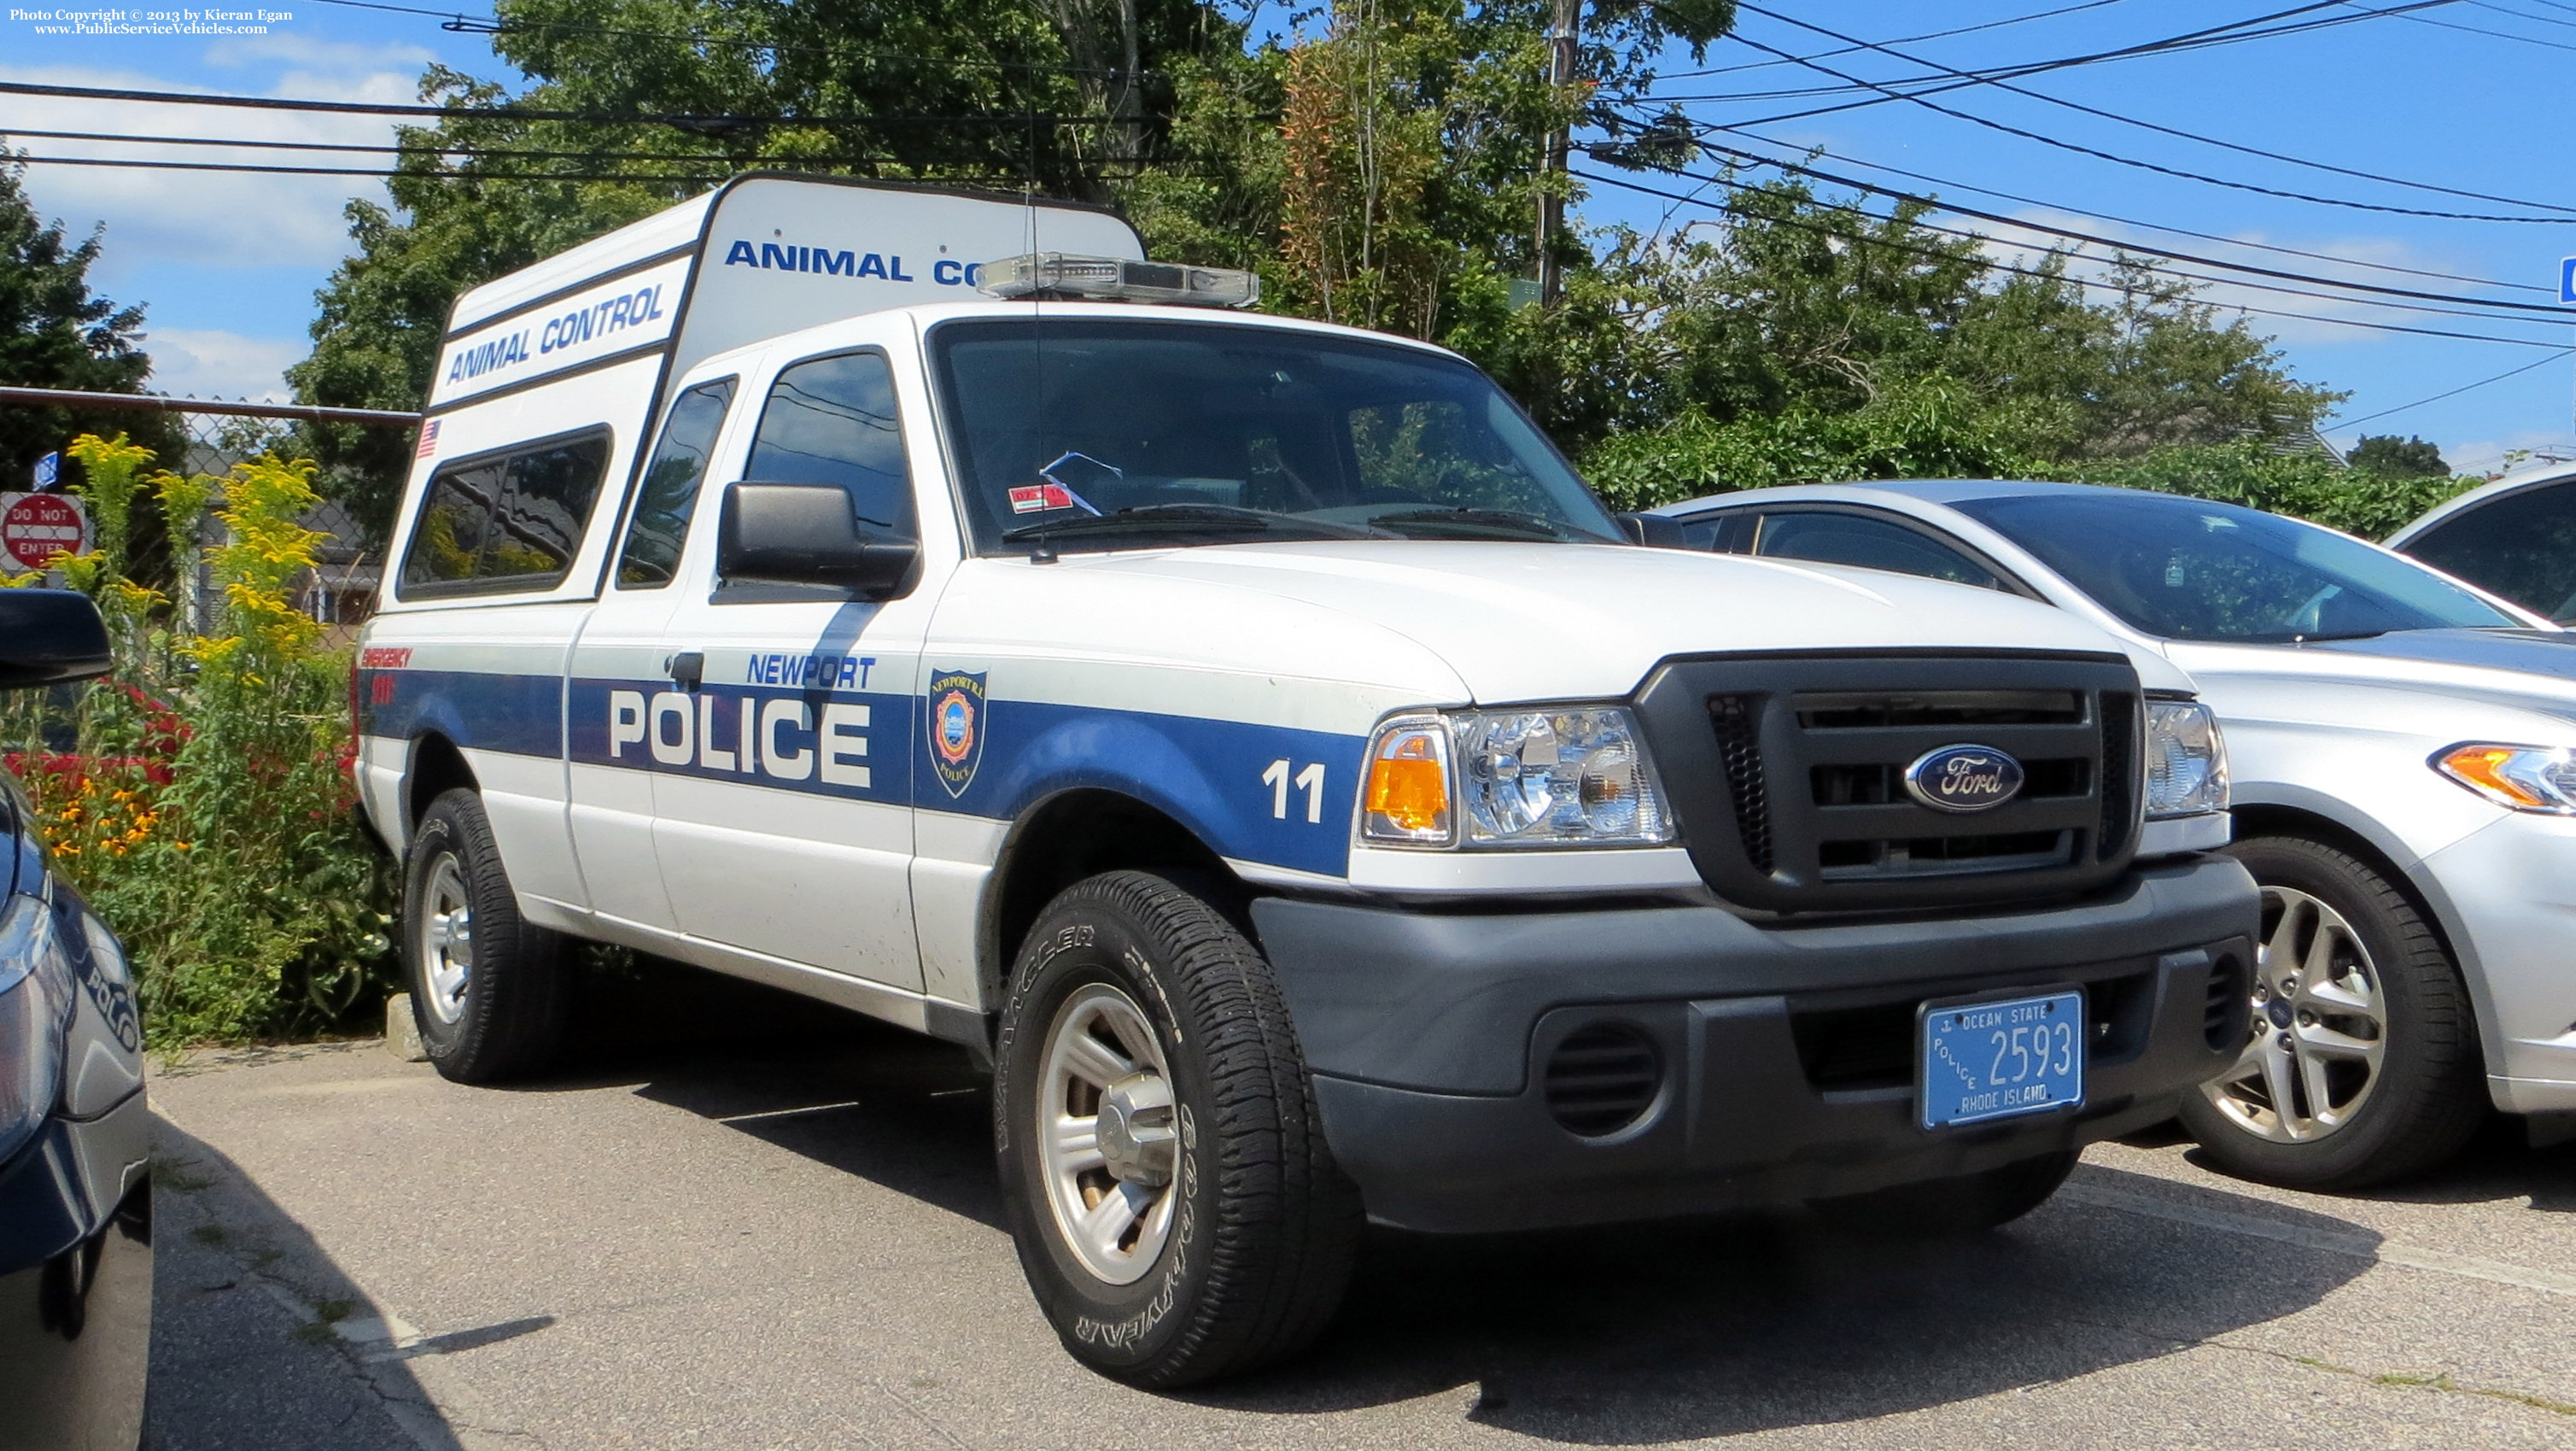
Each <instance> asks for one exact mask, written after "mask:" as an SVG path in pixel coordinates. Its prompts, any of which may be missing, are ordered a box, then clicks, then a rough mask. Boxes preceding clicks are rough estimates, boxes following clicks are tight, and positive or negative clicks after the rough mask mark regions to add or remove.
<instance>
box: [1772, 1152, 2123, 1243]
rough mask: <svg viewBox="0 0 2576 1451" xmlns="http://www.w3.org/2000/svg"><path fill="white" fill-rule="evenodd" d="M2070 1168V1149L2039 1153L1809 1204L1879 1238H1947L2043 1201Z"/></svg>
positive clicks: (1980, 1229)
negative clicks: (1969, 1171)
mask: <svg viewBox="0 0 2576 1451" xmlns="http://www.w3.org/2000/svg"><path fill="white" fill-rule="evenodd" d="M2074 1172H2075V1155H2074V1154H2072V1153H2056V1154H2042V1155H2040V1156H2039V1157H2037V1158H2033V1159H2021V1160H2017V1161H2015V1162H2013V1163H2010V1164H2005V1165H2003V1166H2001V1167H1999V1168H1994V1169H1988V1170H1986V1171H1984V1172H1983V1173H1979V1174H1962V1175H1959V1176H1958V1177H1957V1178H1953V1179H1933V1180H1929V1181H1927V1182H1925V1183H1921V1184H1900V1185H1897V1186H1896V1187H1895V1188H1893V1189H1881V1190H1879V1191H1877V1192H1876V1193H1872V1194H1854V1195H1851V1196H1849V1197H1848V1198H1842V1199H1819V1200H1817V1201H1815V1202H1814V1203H1813V1204H1811V1205H1809V1206H1808V1207H1809V1208H1811V1209H1813V1210H1815V1211H1816V1214H1817V1216H1818V1217H1819V1218H1821V1219H1823V1220H1824V1221H1825V1222H1826V1223H1828V1224H1831V1225H1833V1226H1834V1227H1836V1228H1838V1229H1846V1230H1850V1231H1853V1232H1854V1233H1858V1234H1867V1235H1871V1236H1874V1237H1876V1238H1880V1239H1951V1238H1957V1237H1959V1236H1962V1235H1971V1234H1983V1233H1985V1232H1986V1231H1987V1230H1990V1229H2000V1228H2002V1227H2003V1226H2005V1225H2007V1224H2010V1223H2012V1222H2013V1221H2014V1220H2016V1219H2019V1218H2021V1217H2022V1216H2023V1215H2025V1214H2028V1213H2030V1212H2031V1211H2032V1210H2034V1209H2037V1208H2038V1207H2039V1206H2041V1205H2043V1204H2046V1203H2047V1202H2048V1199H2049V1196H2050V1195H2052V1194H2055V1193H2056V1192H2057V1190H2058V1187H2059V1186H2060V1185H2062V1184H2064V1183H2065V1182H2066V1176H2067V1175H2069V1174H2072V1173H2074Z"/></svg>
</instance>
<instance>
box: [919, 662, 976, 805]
mask: <svg viewBox="0 0 2576 1451" xmlns="http://www.w3.org/2000/svg"><path fill="white" fill-rule="evenodd" d="M983 759H984V674H983V672H981V671H973V672H969V671H965V670H940V669H933V670H932V671H931V672H930V768H931V769H932V770H934V771H936V772H938V773H939V784H940V785H942V786H945V787H947V788H948V794H949V795H951V796H963V795H965V794H966V787H967V786H968V784H969V783H971V782H973V781H974V779H975V767H976V766H977V765H978V764H980V763H981V762H982V761H983Z"/></svg>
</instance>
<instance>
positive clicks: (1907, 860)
mask: <svg viewBox="0 0 2576 1451" xmlns="http://www.w3.org/2000/svg"><path fill="white" fill-rule="evenodd" d="M2138 700H2139V694H2138V680H2137V674H2136V672H2135V671H2134V670H2133V669H2132V668H2131V667H2130V665H2129V663H2128V661H2127V660H2126V659H2124V658H2121V657H2119V656H2110V655H2038V654H2004V655H1974V656H1971V655H1936V654H1928V653H1927V654H1920V655H1902V654H1899V655H1884V654H1881V655H1861V654H1850V655H1844V654H1833V655H1793V656H1767V657H1761V656H1739V657H1731V658H1722V659H1704V660H1688V661H1674V662H1671V663H1668V664H1667V665H1666V666H1665V667H1664V668H1663V669H1662V670H1660V671H1658V672H1657V673H1656V675H1655V677H1654V678H1653V679H1652V680H1651V681H1650V682H1649V683H1648V685H1647V687H1646V690H1645V691H1644V693H1643V694H1642V695H1641V696H1640V697H1639V705H1640V711H1641V715H1642V716H1643V723H1644V726H1645V729H1646V732H1647V734H1648V736H1649V738H1650V739H1649V744H1650V745H1651V746H1652V748H1653V750H1654V752H1655V757H1656V761H1657V764H1658V766H1659V767H1660V768H1661V773H1662V775H1663V778H1664V784H1665V787H1666V790H1667V791H1668V793H1669V794H1670V795H1671V797H1672V800H1673V805H1674V809H1675V814H1676V816H1678V817H1679V818H1680V821H1681V824H1682V827H1683V834H1684V839H1685V841H1686V843H1687V844H1688V846H1689V848H1690V851H1691V855H1692V858H1693V860H1694V861H1695V862H1696V863H1697V865H1698V866H1699V869H1700V875H1701V876H1702V877H1704V878H1706V879H1707V881H1708V882H1709V884H1710V885H1711V886H1712V887H1714V888H1716V889H1717V891H1718V892H1719V894H1720V895H1722V896H1724V897H1725V898H1726V899H1727V900H1729V901H1731V902H1734V903H1737V904H1738V905H1741V906H1745V907H1752V908H1759V909H1764V910H1771V911H1816V910H1875V909H1881V908H1891V907H1915V906H1950V905H1958V904H1962V903H1969V902H1987V901H2004V900H2013V899H2028V898H2031V897H2034V896H2042V895H2049V894H2055V893H2068V892H2076V891H2082V890H2085V889H2087V888H2090V887H2093V886H2097V885H2099V884H2101V883H2103V882H2106V881H2108V880H2109V879H2111V878H2112V877H2114V876H2116V875H2118V873H2119V872H2120V871H2121V870H2122V869H2124V868H2125V867H2126V866H2127V864H2128V859H2129V855H2130V853H2131V852H2132V851H2134V850H2135V840H2136V835H2137V832H2136V816H2137V809H2138V806H2137V786H2136V783H2135V782H2134V781H2133V780H2132V778H2133V777H2135V776H2136V775H2137V770H2138V765H2137V763H2138V742H2137V737H2138V734H2139V731H2140V729H2141V727H2140V724H2139V720H2138ZM1960 745H1972V746H1984V747H1988V748H1991V749H1994V750H1999V751H2003V752H2006V753H2008V754H2010V755H2011V756H2012V757H2013V758H2014V759H2015V760H2017V761H2019V762H2020V763H2021V764H2022V768H2023V773H2024V780H2023V784H2022V788H2021V790H2020V791H2019V792H2018V793H2016V794H2015V796H2014V797H2013V798H2012V799H2011V800H2009V801H2007V802H2005V803H2003V804H2001V805H1999V806H1995V807H1992V808H1989V809H1987V810H1984V811H1979V812H1975V813H1960V812H1947V811H1940V810H1936V809H1934V808H1933V807H1931V806H1928V805H1925V804H1923V803H1922V802H1920V801H1917V800H1916V799H1915V798H1914V797H1913V796H1912V795H1911V794H1910V793H1909V792H1908V791H1907V790H1906V788H1905V771H1906V768H1907V767H1908V766H1910V765H1911V764H1912V763H1913V762H1914V761H1916V760H1917V759H1919V758H1921V757H1922V756H1924V755H1926V754H1927V753H1929V752H1932V751H1936V750H1939V749H1941V748H1944V747H1948V746H1960ZM1711 827H1714V829H1710V828H1711Z"/></svg>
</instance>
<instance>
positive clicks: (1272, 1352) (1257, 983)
mask: <svg viewBox="0 0 2576 1451" xmlns="http://www.w3.org/2000/svg"><path fill="white" fill-rule="evenodd" d="M993 1112H994V1125H993V1129H994V1140H995V1148H996V1152H997V1154H998V1157H999V1160H1000V1167H1001V1177H1002V1185H1003V1191H1004V1192H1003V1200H1004V1205H1005V1207H1006V1209H1007V1211H1008V1213H1009V1216H1010V1224H1011V1234H1012V1238H1013V1239H1014V1241H1015V1242H1016V1243H1017V1245H1018V1247H1019V1255H1020V1266H1021V1268H1022V1270H1023V1271H1024V1272H1025V1273H1026V1274H1027V1276H1028V1280H1029V1286H1030V1288H1031V1289H1032V1290H1034V1291H1035V1292H1036V1293H1037V1298H1038V1303H1039V1305H1040V1306H1041V1307H1042V1308H1043V1309H1044V1310H1045V1312H1046V1315H1047V1318H1048V1320H1049V1321H1051V1322H1052V1323H1053V1324H1054V1326H1055V1329H1056V1333H1057V1334H1058V1335H1059V1336H1060V1337H1061V1338H1062V1339H1063V1341H1064V1344H1065V1347H1066V1349H1068V1350H1070V1351H1071V1352H1072V1353H1073V1354H1074V1356H1075V1357H1076V1358H1078V1359H1080V1360H1082V1361H1083V1362H1084V1363H1085V1364H1088V1365H1090V1366H1092V1367H1093V1368H1094V1369H1097V1370H1099V1371H1101V1372H1103V1373H1104V1374H1107V1375H1111V1376H1114V1377H1116V1378H1118V1379H1120V1380H1124V1381H1128V1382H1131V1383H1133V1384H1137V1385H1142V1386H1149V1387H1155V1388H1169V1387H1176V1386H1182V1385H1189V1384H1193V1383H1196V1382H1200V1381H1207V1380H1213V1379H1215V1378H1217V1377H1219V1376H1225V1375H1231V1374H1236V1373H1239V1372H1242V1371H1246V1370H1250V1369H1252V1368H1254V1367H1256V1366H1259V1365H1263V1364H1266V1363H1269V1362H1271V1361H1275V1360H1279V1359H1282V1358H1284V1357H1286V1356H1289V1355H1292V1354H1294V1353H1295V1352H1297V1351H1298V1350H1300V1349H1302V1348H1303V1347H1304V1346H1305V1345H1306V1344H1307V1343H1308V1342H1309V1341H1311V1340H1312V1339H1313V1338H1314V1337H1315V1336H1316V1335H1317V1334H1318V1333H1320V1332H1321V1331H1322V1329H1323V1327H1324V1325H1325V1323H1326V1322H1327V1321H1328V1320H1330V1319H1331V1317H1332V1313H1333V1310H1334V1308H1335V1307H1336V1305H1338V1303H1339V1302H1340V1299H1341V1294H1342V1288H1343V1286H1344V1284H1345V1283H1346V1281H1347V1280H1348V1278H1349V1274H1350V1263H1351V1258H1352V1255H1353V1253H1354V1252H1355V1248H1356V1244H1357V1240H1358V1232H1359V1227H1360V1206H1359V1196H1358V1192H1357V1190H1356V1189H1354V1188H1353V1187H1352V1185H1351V1184H1350V1182H1349V1180H1347V1179H1346V1178H1344V1177H1343V1175H1342V1173H1341V1171H1340V1170H1339V1169H1338V1168H1337V1167H1336V1166H1335V1165H1334V1163H1333V1161H1332V1156H1331V1154H1330V1153H1329V1152H1328V1151H1327V1150H1326V1149H1325V1147H1324V1140H1323V1132H1322V1129H1321V1127H1320V1125H1319V1124H1318V1123H1317V1121H1316V1117H1315V1106H1314V1095H1313V1092H1312V1090H1311V1088H1310V1087H1309V1085H1308V1081H1307V1076H1306V1068H1305V1062H1304V1059H1303V1058H1302V1057H1301V1056H1300V1054H1299V1052H1298V1048H1297V1039H1296V1033H1295V1031H1294V1029H1293V1028H1292V1027H1291V1026H1290V1024H1289V1019H1288V1012H1287V1008H1286V1006H1285V1004H1283V1003H1282V1002H1281V1000H1280V997H1279V991H1278V985H1277V983H1276V982H1275V981H1274V980H1273V979H1272V977H1271V973H1270V966H1269V964H1268V963H1267V962H1265V961H1264V960H1263V959H1262V957H1261V954H1260V952H1259V950H1258V949H1256V948H1255V947H1253V945H1252V944H1251V943H1250V942H1249V941H1247V940H1246V939H1245V938H1244V936H1243V934H1242V933H1241V932H1239V931H1238V930H1236V928H1235V927H1234V925H1233V924H1232V923H1230V922H1229V921H1227V920H1226V918H1225V917H1224V916H1223V915H1222V914H1221V913H1219V912H1217V911H1216V910H1215V909H1214V908H1212V907H1210V906H1209V905H1208V904H1207V903H1206V902H1205V901H1203V900H1201V899H1200V898H1199V897H1197V896H1195V895H1193V894H1192V893H1190V892H1189V891H1187V890H1185V889H1184V888H1182V887H1181V886H1179V885H1177V884H1175V883H1173V882H1171V881H1168V880H1165V879H1164V878H1162V877H1158V876H1151V875H1148V874H1146V873H1142V872H1110V873H1107V874H1104V875H1101V876H1097V877H1093V878H1090V879H1089V880H1087V881H1083V882H1080V883H1077V884H1076V885H1074V886H1073V887H1071V888H1069V889H1067V890H1066V891H1065V893H1064V894H1063V895H1062V896H1059V897H1058V898H1056V900H1055V901H1054V902H1053V903H1051V904H1050V905H1049V906H1048V907H1047V909H1046V911H1045V912H1044V913H1043V914H1041V915H1040V917H1039V918H1038V921H1037V923H1036V924H1035V925H1034V926H1033V927H1032V928H1031V929H1030V931H1029V935H1028V939H1027V943H1026V945H1025V946H1023V947H1022V949H1021V951H1020V955H1019V962H1018V964H1017V966H1016V969H1015V971H1014V972H1013V974H1012V981H1011V989H1010V993H1009V997H1008V999H1007V1001H1006V1003H1005V1006H1004V1008H1003V1010H1002V1022H1001V1033H1000V1038H999V1041H998V1043H997V1045H996V1049H995V1053H994V1092H993Z"/></svg>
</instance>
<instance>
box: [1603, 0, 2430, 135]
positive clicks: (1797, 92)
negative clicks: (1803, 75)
mask: <svg viewBox="0 0 2576 1451" xmlns="http://www.w3.org/2000/svg"><path fill="white" fill-rule="evenodd" d="M2452 3H2455V0H2413V3H2410V4H2404V5H2398V6H2395V7H2392V8H2390V9H2385V10H2367V9H2364V10H2363V12H2362V13H2361V14H2358V15H2332V16H2321V17H2318V18H2315V19H2311V20H2301V21H2298V22H2297V23H2295V24H2290V25H2275V26H2272V28H2270V29H2268V30H2253V29H2248V28H2247V27H2249V26H2257V25H2263V24H2266V23H2268V22H2270V21H2274V20H2282V19H2287V18H2290V17H2293V16H2298V15H2303V14H2307V13H2309V12H2312V11H2316V10H2326V9H2333V8H2336V7H2339V6H2348V5H2350V0H2313V3H2310V4H2306V5H2300V6H2297V7H2295V8H2293V9H2289V10H2279V11H2274V12H2272V13H2271V14H2268V15H2256V16H2251V17H2249V18H2247V19H2244V20H2237V21H2231V22H2229V23H2228V24H2226V25H2213V26H2209V27H2207V28H2204V29H2201V30H2193V31H2186V32H2184V33H2182V34H2180V35H2170V36H2166V37H2165V38H2163V39H2161V40H2151V41H2141V42H2139V43H2138V44H2136V45H2128V46H2121V47H2119V48H2117V49H2114V50H2105V51H2094V52H2091V53H2089V54H2085V55H2075V56H2062V57H2060V58H2058V59H2055V60H2043V61H2021V62H2017V63H2015V64H2012V65H2003V66H1994V67H1991V68H1989V69H1985V70H1977V71H1963V70H1958V69H1955V68H1951V67H1943V66H1933V64H1932V63H1931V62H1929V61H1921V60H1915V59H1914V58H1913V57H1911V56H1904V57H1900V58H1901V59H1905V60H1908V61H1911V62H1912V63H1913V64H1915V65H1920V66H1927V67H1931V68H1932V69H1934V70H1936V71H1940V72H1943V73H1944V74H1945V75H1946V76H1947V77H1948V78H1947V79H1944V76H1943V75H1931V76H1915V77H1912V78H1909V79H1906V80H1901V81H1893V82H1890V83H1889V85H1890V86H1920V87H1922V89H1921V90H1920V91H1916V92H1912V93H1910V94H1917V95H1939V94H1940V93H1942V92H1944V91H1956V90H1964V89H1966V88H1967V87H1969V86H1975V85H1992V84H1995V83H1997V82H2000V81H2008V80H2018V79H2020V78H2022V77H2024V76H2034V75H2040V74H2043V73H2045V72H2048V71H2058V70H2066V69H2069V68H2072V67H2075V66H2085V65H2094V64H2097V63H2099V62H2102V61H2109V60H2130V59H2135V58H2137V57H2140V56H2149V55H2169V54H2173V53H2176V52H2180V51H2188V50H2203V49H2207V48H2209V47H2211V46H2220V45H2234V44H2236V43H2238V42H2239V41H2247V40H2269V39H2272V38H2274V37H2277V36H2284V35H2300V34H2304V33H2306V32H2308V31H2311V30H2326V29H2331V28H2333V27H2335V26H2339V25H2351V24H2354V23H2356V22H2358V21H2363V20H2375V19H2378V18H2380V17H2382V16H2385V15H2393V14H2397V13H2400V12H2402V11H2407V10H2423V9H2430V8H2432V7H2434V6H2437V5H2448V4H2452ZM1745 8H1746V9H1754V7H1752V6H1746V7H1745ZM2351 8H2356V9H2358V8H2361V7H2358V6H2352V7H2351ZM1757 13H1760V14H1765V15H1768V14H1769V13H1770V12H1768V11H1757ZM1791 23H1792V24H1796V23H1797V22H1794V21H1793V22H1791ZM1809 28H1811V29H1812V28H1813V27H1809ZM1735 39H1737V40H1739V41H1744V43H1745V44H1747V45H1753V46H1754V48H1755V49H1756V50H1765V49H1769V47H1766V46H1761V45H1755V44H1754V42H1752V41H1749V40H1745V39H1744V37H1743V36H1741V35H1738V36H1736V37H1735ZM1904 43H1905V42H1903V41H1886V42H1872V41H1864V40H1858V39H1854V40H1853V42H1852V43H1851V44H1850V45H1846V46H1844V47H1842V48H1841V49H1838V50H1829V51H1820V52H1818V53H1817V54H1815V55H1808V56H1797V57H1792V58H1788V59H1783V60H1778V61H1773V62H1770V64H1773V65H1790V64H1796V65H1801V66H1806V68H1807V69H1809V70H1817V71H1823V70H1824V67H1822V66H1816V65H1810V64H1808V63H1809V62H1811V61H1815V60H1818V59H1821V58H1823V57H1826V56H1836V55H1848V54H1851V53H1852V52H1854V51H1862V50H1882V51H1885V53H1887V54H1890V55H1895V54H1897V52H1895V51H1892V50H1886V47H1887V46H1889V45H1901V44H1904ZM1825 73H1826V74H1829V75H1839V74H1840V73H1839V72H1833V71H1826V72H1825ZM1935 82H1938V84H1935ZM1883 89H1885V88H1882V87H1880V86H1878V85H1875V84H1874V83H1871V82H1867V81H1860V80H1853V81H1851V82H1850V83H1849V84H1846V85H1840V86H1805V87H1798V88H1794V89H1785V90H1777V91H1748V92H1741V93H1734V94H1719V95H1702V96H1676V95H1659V96H1655V97H1653V98H1652V99H1655V100H1659V101H1762V100H1786V99H1789V98H1791V97H1796V96H1826V95H1837V94H1842V93H1846V92H1852V91H1878V90H1883ZM1897 99H1902V97H1900V96H1897V95H1895V94H1893V93H1890V94H1882V95H1879V96H1876V97H1874V98H1873V99H1870V100H1865V101H1851V102H1847V103H1845V104H1842V105H1837V106H1823V107H1818V108H1816V109H1814V110H1809V111H1796V112H1792V113H1790V114H1789V115H1786V116H1774V117H1767V118H1765V121H1764V122H1757V123H1753V124H1767V122H1769V121H1783V120H1798V119H1803V118H1805V117H1810V116H1826V115H1832V114H1835V113H1837V112H1841V111H1853V110H1860V109H1863V108H1866V107H1869V106H1881V105H1885V104H1886V103H1887V102H1888V101H1890V100H1897Z"/></svg>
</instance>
